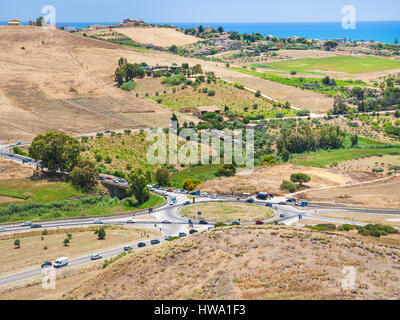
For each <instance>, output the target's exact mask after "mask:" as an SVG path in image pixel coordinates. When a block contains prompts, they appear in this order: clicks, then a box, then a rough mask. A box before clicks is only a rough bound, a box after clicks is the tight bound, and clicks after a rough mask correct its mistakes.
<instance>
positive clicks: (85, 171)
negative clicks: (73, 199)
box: [70, 159, 99, 190]
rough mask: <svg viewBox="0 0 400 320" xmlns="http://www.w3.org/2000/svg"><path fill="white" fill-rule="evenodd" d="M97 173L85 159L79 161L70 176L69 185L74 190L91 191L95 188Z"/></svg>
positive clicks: (93, 165) (92, 165) (92, 164)
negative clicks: (70, 184)
mask: <svg viewBox="0 0 400 320" xmlns="http://www.w3.org/2000/svg"><path fill="white" fill-rule="evenodd" d="M98 178H99V172H98V171H97V169H96V166H95V164H94V163H93V162H92V161H90V160H87V159H81V160H79V162H78V164H77V165H76V166H75V168H74V169H73V170H72V172H71V174H70V179H71V183H72V185H73V186H74V187H75V188H78V189H83V190H92V189H94V188H95V187H96V186H97V179H98Z"/></svg>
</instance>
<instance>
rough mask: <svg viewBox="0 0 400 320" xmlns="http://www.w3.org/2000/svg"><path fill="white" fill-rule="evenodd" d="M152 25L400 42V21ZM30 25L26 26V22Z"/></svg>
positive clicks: (79, 25)
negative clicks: (351, 24) (352, 24)
mask: <svg viewBox="0 0 400 320" xmlns="http://www.w3.org/2000/svg"><path fill="white" fill-rule="evenodd" d="M115 23H118V22H117V21H114V22H58V25H59V26H60V27H61V26H73V27H75V28H86V27H88V26H89V25H92V24H100V25H109V24H115ZM149 23H152V24H160V25H163V24H170V25H175V26H177V27H180V28H185V29H187V28H194V27H198V26H199V25H203V26H204V27H213V28H215V29H217V28H218V27H220V26H222V27H223V28H224V30H225V31H237V32H240V33H245V32H246V33H257V32H258V33H260V34H262V35H273V36H275V37H283V38H287V37H292V36H297V37H304V38H312V39H320V40H325V39H337V38H342V39H343V38H345V39H347V40H352V41H354V40H365V41H370V40H374V41H376V42H383V43H394V42H395V39H398V40H399V41H400V21H374V22H366V21H359V22H357V23H356V26H355V29H344V28H343V27H342V23H341V22H301V23H300V22H296V23H294V22H293V23H287V22H285V23H224V22H221V23H219V22H190V23H188V22H173V21H168V22H149ZM6 24H7V22H6V21H3V22H2V21H0V25H6ZM22 24H23V25H27V24H28V23H27V22H23V23H22Z"/></svg>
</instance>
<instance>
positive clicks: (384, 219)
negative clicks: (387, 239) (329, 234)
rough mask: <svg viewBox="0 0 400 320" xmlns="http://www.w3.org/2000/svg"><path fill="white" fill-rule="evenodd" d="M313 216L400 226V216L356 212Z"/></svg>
mask: <svg viewBox="0 0 400 320" xmlns="http://www.w3.org/2000/svg"><path fill="white" fill-rule="evenodd" d="M313 215H315V216H318V217H325V218H332V219H339V220H349V221H350V222H351V221H357V222H364V223H372V224H377V223H380V224H388V225H391V226H394V227H399V226H400V215H390V214H371V213H357V212H317V213H316V214H314V213H313Z"/></svg>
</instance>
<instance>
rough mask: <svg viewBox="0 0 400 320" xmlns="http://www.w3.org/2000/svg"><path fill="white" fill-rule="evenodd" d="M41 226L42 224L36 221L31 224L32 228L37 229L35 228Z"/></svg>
mask: <svg viewBox="0 0 400 320" xmlns="http://www.w3.org/2000/svg"><path fill="white" fill-rule="evenodd" d="M41 227H42V225H41V224H37V223H35V224H32V225H31V228H32V229H37V228H41Z"/></svg>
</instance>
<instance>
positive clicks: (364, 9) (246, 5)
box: [0, 0, 400, 22]
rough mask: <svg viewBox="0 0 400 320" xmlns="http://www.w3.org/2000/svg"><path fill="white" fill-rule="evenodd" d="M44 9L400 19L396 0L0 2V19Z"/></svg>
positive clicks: (214, 17)
mask: <svg viewBox="0 0 400 320" xmlns="http://www.w3.org/2000/svg"><path fill="white" fill-rule="evenodd" d="M44 5H53V6H54V7H55V8H56V13H57V21H59V22H119V21H121V20H122V19H124V18H141V19H144V20H145V21H147V22H315V21H318V22H319V21H341V19H342V17H343V15H342V12H341V11H342V7H343V6H344V5H353V6H354V7H355V8H356V13H357V20H358V21H386V20H397V21H400V0H345V1H342V0H200V1H193V0H114V1H112V0H0V21H6V20H8V19H10V18H18V19H21V20H22V21H27V20H29V19H33V18H36V17H38V16H39V15H41V9H42V7H43V6H44Z"/></svg>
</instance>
